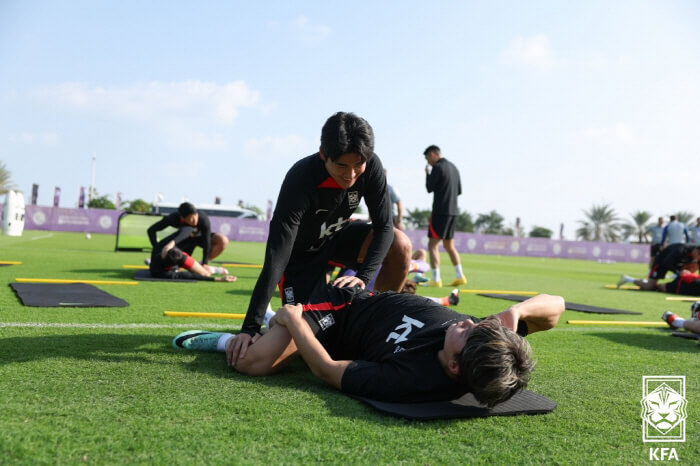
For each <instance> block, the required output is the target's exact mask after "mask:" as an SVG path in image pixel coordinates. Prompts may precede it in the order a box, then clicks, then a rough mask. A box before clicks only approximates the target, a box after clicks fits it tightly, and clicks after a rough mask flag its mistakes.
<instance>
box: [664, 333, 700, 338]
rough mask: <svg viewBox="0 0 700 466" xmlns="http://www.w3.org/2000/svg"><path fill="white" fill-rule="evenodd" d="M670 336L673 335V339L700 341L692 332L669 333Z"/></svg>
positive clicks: (699, 336)
mask: <svg viewBox="0 0 700 466" xmlns="http://www.w3.org/2000/svg"><path fill="white" fill-rule="evenodd" d="M671 335H673V336H674V337H681V338H688V339H690V340H698V339H700V335H698V334H697V333H693V332H673V333H671Z"/></svg>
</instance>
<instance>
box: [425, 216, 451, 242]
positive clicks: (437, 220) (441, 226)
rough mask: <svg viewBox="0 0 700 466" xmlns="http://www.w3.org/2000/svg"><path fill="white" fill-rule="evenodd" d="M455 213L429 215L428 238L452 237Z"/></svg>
mask: <svg viewBox="0 0 700 466" xmlns="http://www.w3.org/2000/svg"><path fill="white" fill-rule="evenodd" d="M456 219H457V216H455V215H431V216H430V224H429V225H428V238H434V239H452V238H454V235H455V223H456Z"/></svg>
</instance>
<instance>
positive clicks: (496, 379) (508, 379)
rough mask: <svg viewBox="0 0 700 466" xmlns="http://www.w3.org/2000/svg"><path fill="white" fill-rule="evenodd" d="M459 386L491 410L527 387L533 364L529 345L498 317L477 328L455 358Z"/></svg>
mask: <svg viewBox="0 0 700 466" xmlns="http://www.w3.org/2000/svg"><path fill="white" fill-rule="evenodd" d="M457 362H458V364H459V369H460V373H459V376H458V378H457V381H458V383H459V384H460V386H463V387H465V388H468V389H469V391H471V393H472V394H473V395H474V398H476V399H477V400H478V401H479V402H480V403H482V404H485V405H487V406H488V407H493V406H495V405H496V404H498V403H502V402H504V401H506V400H508V399H509V398H510V397H511V396H513V395H515V394H516V393H517V392H519V391H520V390H522V389H523V388H525V387H526V386H527V383H528V381H529V379H530V372H532V369H533V368H534V366H535V364H534V362H532V360H531V359H530V345H529V344H528V342H527V341H525V339H524V338H523V337H521V336H520V335H518V334H517V333H515V332H514V331H512V330H511V329H509V328H506V327H504V326H503V325H501V322H500V320H498V318H497V317H495V316H493V317H488V318H486V319H484V320H482V321H481V322H479V323H478V324H477V326H476V327H474V328H473V329H472V331H471V333H470V334H469V337H468V338H467V343H466V345H464V348H463V349H462V351H461V352H460V353H459V355H458V356H457Z"/></svg>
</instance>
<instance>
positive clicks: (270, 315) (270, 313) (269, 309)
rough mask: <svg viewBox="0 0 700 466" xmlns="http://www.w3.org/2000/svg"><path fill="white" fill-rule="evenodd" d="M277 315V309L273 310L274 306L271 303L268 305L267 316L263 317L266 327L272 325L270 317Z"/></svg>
mask: <svg viewBox="0 0 700 466" xmlns="http://www.w3.org/2000/svg"><path fill="white" fill-rule="evenodd" d="M273 317H275V311H273V310H272V307H270V305H269V304H268V305H267V310H266V311H265V318H264V319H263V325H264V326H265V327H268V328H269V327H270V319H272V318H273Z"/></svg>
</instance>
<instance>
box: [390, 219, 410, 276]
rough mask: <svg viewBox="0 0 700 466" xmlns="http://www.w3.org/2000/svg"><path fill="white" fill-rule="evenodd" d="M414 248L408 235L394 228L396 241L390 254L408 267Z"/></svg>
mask: <svg viewBox="0 0 700 466" xmlns="http://www.w3.org/2000/svg"><path fill="white" fill-rule="evenodd" d="M412 249H413V246H412V244H411V240H410V239H409V238H408V236H407V235H406V233H404V232H403V231H401V230H399V229H396V228H394V241H393V243H392V244H391V248H390V253H391V254H392V256H393V257H394V259H395V260H397V261H399V262H400V263H402V264H405V265H406V267H408V266H409V265H410V264H411V250H412Z"/></svg>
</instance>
